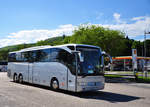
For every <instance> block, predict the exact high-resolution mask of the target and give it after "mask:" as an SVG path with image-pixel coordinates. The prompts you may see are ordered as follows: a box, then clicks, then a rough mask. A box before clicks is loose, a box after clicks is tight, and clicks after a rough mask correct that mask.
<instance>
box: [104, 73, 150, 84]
mask: <svg viewBox="0 0 150 107" xmlns="http://www.w3.org/2000/svg"><path fill="white" fill-rule="evenodd" d="M105 77H106V78H111V79H113V78H123V77H124V76H121V75H113V74H107V75H105ZM126 77H127V78H126V79H127V80H129V81H130V82H137V83H150V77H147V78H146V77H142V76H138V78H137V79H136V78H128V76H126Z"/></svg>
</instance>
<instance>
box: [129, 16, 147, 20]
mask: <svg viewBox="0 0 150 107" xmlns="http://www.w3.org/2000/svg"><path fill="white" fill-rule="evenodd" d="M144 18H146V16H140V17H133V18H132V19H131V20H133V21H137V20H142V19H144Z"/></svg>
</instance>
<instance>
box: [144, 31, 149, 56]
mask: <svg viewBox="0 0 150 107" xmlns="http://www.w3.org/2000/svg"><path fill="white" fill-rule="evenodd" d="M146 34H150V32H146V31H145V32H144V50H145V51H144V57H146Z"/></svg>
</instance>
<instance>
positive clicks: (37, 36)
mask: <svg viewBox="0 0 150 107" xmlns="http://www.w3.org/2000/svg"><path fill="white" fill-rule="evenodd" d="M75 28H77V27H76V26H73V25H71V24H67V25H60V26H59V27H58V28H57V29H53V30H23V31H19V32H15V33H10V34H9V35H8V36H7V37H6V38H4V39H1V40H0V47H4V46H8V45H16V44H21V43H35V42H37V41H39V40H45V39H48V38H51V37H57V36H62V35H63V34H65V35H71V34H72V31H73V30H74V29H75Z"/></svg>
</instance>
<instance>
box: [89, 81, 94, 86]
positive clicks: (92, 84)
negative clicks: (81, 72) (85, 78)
mask: <svg viewBox="0 0 150 107" xmlns="http://www.w3.org/2000/svg"><path fill="white" fill-rule="evenodd" d="M95 85H96V83H95V82H89V83H88V86H95Z"/></svg>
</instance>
